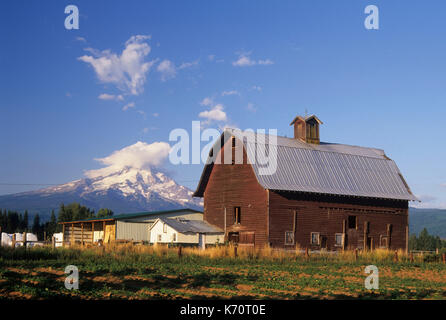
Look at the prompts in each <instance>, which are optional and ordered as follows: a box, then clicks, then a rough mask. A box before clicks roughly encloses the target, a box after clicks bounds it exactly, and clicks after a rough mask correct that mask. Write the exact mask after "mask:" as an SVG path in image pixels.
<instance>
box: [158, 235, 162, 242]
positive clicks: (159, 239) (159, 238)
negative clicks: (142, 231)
mask: <svg viewBox="0 0 446 320" xmlns="http://www.w3.org/2000/svg"><path fill="white" fill-rule="evenodd" d="M158 242H161V235H160V234H159V235H158Z"/></svg>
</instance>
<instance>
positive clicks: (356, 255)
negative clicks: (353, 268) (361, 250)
mask: <svg viewBox="0 0 446 320" xmlns="http://www.w3.org/2000/svg"><path fill="white" fill-rule="evenodd" d="M355 261H358V248H355Z"/></svg>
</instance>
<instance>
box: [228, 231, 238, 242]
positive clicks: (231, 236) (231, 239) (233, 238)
mask: <svg viewBox="0 0 446 320" xmlns="http://www.w3.org/2000/svg"><path fill="white" fill-rule="evenodd" d="M228 241H229V242H230V243H232V244H237V243H238V242H239V233H238V232H229V233H228Z"/></svg>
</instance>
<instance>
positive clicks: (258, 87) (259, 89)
mask: <svg viewBox="0 0 446 320" xmlns="http://www.w3.org/2000/svg"><path fill="white" fill-rule="evenodd" d="M251 89H252V90H255V91H259V92H260V91H262V87H261V86H252V87H251Z"/></svg>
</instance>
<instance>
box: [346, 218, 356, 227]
mask: <svg viewBox="0 0 446 320" xmlns="http://www.w3.org/2000/svg"><path fill="white" fill-rule="evenodd" d="M356 227H357V224H356V216H348V228H349V229H356Z"/></svg>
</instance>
